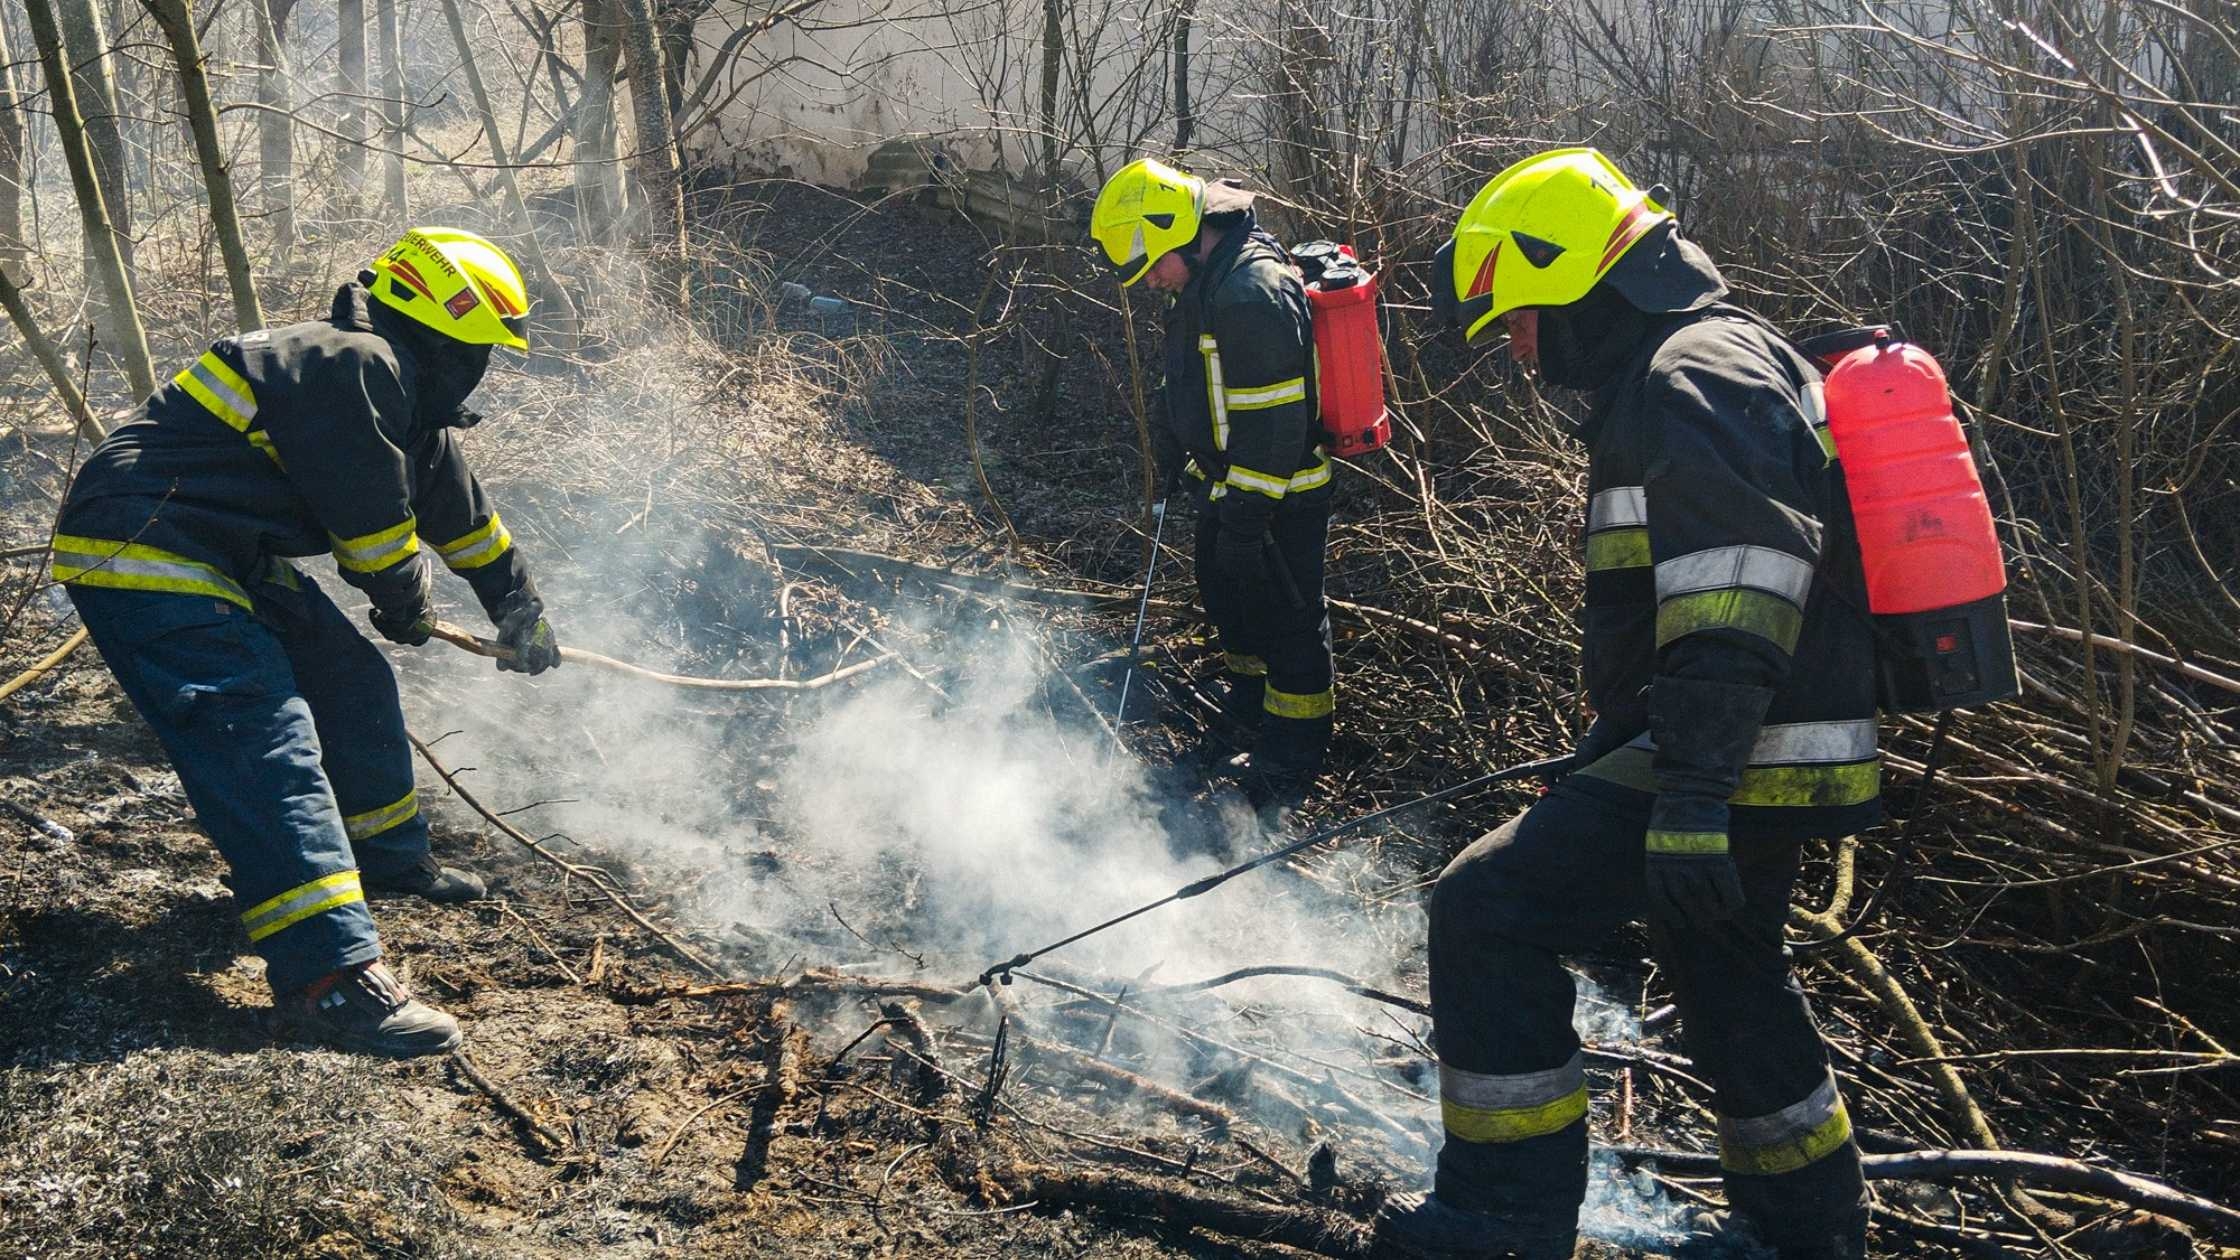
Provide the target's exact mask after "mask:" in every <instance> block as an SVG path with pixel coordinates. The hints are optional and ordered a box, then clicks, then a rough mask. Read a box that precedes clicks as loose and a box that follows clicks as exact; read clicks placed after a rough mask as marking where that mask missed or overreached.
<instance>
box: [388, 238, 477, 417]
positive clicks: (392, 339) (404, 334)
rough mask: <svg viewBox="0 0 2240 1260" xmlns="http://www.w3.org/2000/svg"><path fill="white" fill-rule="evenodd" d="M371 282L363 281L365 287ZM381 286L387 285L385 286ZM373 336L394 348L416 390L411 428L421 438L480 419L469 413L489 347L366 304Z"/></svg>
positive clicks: (413, 391) (413, 394)
mask: <svg viewBox="0 0 2240 1260" xmlns="http://www.w3.org/2000/svg"><path fill="white" fill-rule="evenodd" d="M369 279H371V275H370V273H369V274H368V275H364V276H360V277H359V280H360V282H361V283H364V282H366V281H367V280H369ZM380 283H389V282H388V281H385V280H384V281H381V282H380ZM366 313H367V314H368V316H370V317H371V319H372V320H373V330H374V331H375V332H377V333H379V334H381V337H382V339H383V340H385V341H387V342H388V343H389V344H390V345H392V346H394V347H396V349H397V357H398V358H399V359H400V360H401V361H402V366H403V367H404V370H405V372H406V373H407V374H408V375H409V377H410V379H411V385H412V425H413V428H414V429H415V430H417V431H418V432H421V433H432V432H434V431H435V430H437V429H441V428H458V429H464V428H468V427H471V426H472V425H474V424H475V422H476V421H478V420H480V419H481V418H482V417H480V416H477V415H476V414H475V413H473V412H471V411H468V410H467V409H466V402H467V397H468V395H470V394H472V393H474V391H475V387H476V386H478V385H480V384H482V376H483V373H485V372H487V371H488V370H489V369H490V351H491V347H489V346H474V345H468V344H467V343H466V342H463V341H454V340H452V339H451V338H449V337H446V336H444V335H443V334H442V333H439V332H437V331H435V330H434V329H432V328H429V327H427V326H425V325H423V324H420V323H418V322H416V321H414V320H411V319H408V318H406V317H405V316H404V315H403V314H402V313H400V312H398V311H396V310H394V309H392V308H390V307H389V306H387V305H386V304H384V303H381V302H368V303H366Z"/></svg>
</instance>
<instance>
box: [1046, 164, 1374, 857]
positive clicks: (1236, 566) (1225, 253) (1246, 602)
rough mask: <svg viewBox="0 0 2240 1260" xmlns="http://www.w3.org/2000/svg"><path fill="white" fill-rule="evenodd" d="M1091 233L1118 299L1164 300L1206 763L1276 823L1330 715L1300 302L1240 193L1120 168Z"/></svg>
mask: <svg viewBox="0 0 2240 1260" xmlns="http://www.w3.org/2000/svg"><path fill="white" fill-rule="evenodd" d="M1089 230H1090V233H1091V235H1093V236H1094V237H1095V238H1096V240H1097V243H1098V244H1099V245H1100V246H1102V247H1103V249H1104V254H1105V257H1106V259H1107V260H1108V261H1110V262H1111V264H1112V266H1113V268H1114V269H1115V271H1116V272H1117V273H1118V275H1119V278H1120V283H1121V284H1123V285H1133V284H1136V283H1137V282H1139V281H1141V282H1143V283H1145V284H1148V285H1149V286H1150V287H1152V288H1153V289H1156V290H1158V291H1159V292H1161V293H1165V294H1169V295H1171V298H1172V307H1171V309H1170V310H1169V311H1168V314H1167V327H1166V362H1165V375H1166V385H1165V389H1164V390H1163V393H1164V396H1165V400H1166V401H1165V417H1164V419H1165V423H1164V424H1161V425H1158V426H1155V435H1156V437H1157V445H1158V451H1159V462H1160V466H1161V473H1162V476H1163V477H1165V478H1166V481H1165V484H1167V485H1169V486H1173V485H1176V484H1178V483H1186V484H1188V485H1189V486H1190V487H1191V489H1190V491H1189V497H1190V499H1191V500H1193V501H1202V510H1201V511H1200V513H1199V518H1198V520H1199V523H1198V534H1197V547H1196V559H1197V576H1198V592H1199V598H1200V600H1201V601H1202V602H1203V604H1204V606H1205V610H1206V616H1207V617H1208V618H1209V619H1210V620H1211V621H1212V622H1213V625H1214V629H1215V632H1216V634H1217V635H1218V637H1219V640H1220V644H1221V649H1222V653H1223V662H1224V670H1223V678H1224V684H1225V685H1224V689H1223V698H1222V710H1223V714H1224V716H1225V718H1226V719H1227V722H1226V725H1227V726H1228V728H1229V729H1228V730H1227V731H1225V732H1221V731H1217V733H1216V734H1214V735H1213V736H1212V737H1211V738H1210V739H1209V742H1208V744H1207V745H1206V746H1205V748H1204V749H1202V750H1201V752H1200V755H1199V764H1200V766H1201V767H1202V768H1204V769H1206V770H1208V771H1212V770H1214V769H1216V768H1218V767H1219V766H1220V765H1221V764H1222V763H1223V762H1225V761H1227V760H1228V759H1229V758H1230V756H1231V755H1232V754H1235V753H1238V752H1240V751H1241V752H1244V753H1245V754H1246V756H1245V758H1244V759H1243V764H1244V765H1246V766H1247V767H1248V770H1247V773H1246V775H1245V788H1246V795H1247V798H1248V799H1249V800H1250V801H1251V802H1252V804H1253V806H1254V807H1255V808H1256V809H1258V810H1260V811H1261V814H1262V816H1263V817H1265V818H1271V819H1273V818H1280V817H1281V816H1282V815H1283V814H1284V813H1286V812H1287V811H1288V810H1290V809H1291V808H1294V807H1296V806H1297V805H1298V804H1299V803H1300V802H1301V801H1302V800H1303V799H1304V798H1305V796H1306V794H1307V792H1308V791H1309V789H1310V788H1311V786H1312V784H1313V780H1314V776H1315V775H1316V774H1317V773H1319V772H1320V771H1321V769H1322V759H1323V754H1324V751H1325V750H1326V749H1327V747H1328V746H1329V742H1330V726H1331V718H1332V714H1333V713H1334V712H1335V710H1336V699H1335V693H1334V691H1333V690H1332V687H1331V674H1330V626H1329V620H1328V618H1327V616H1326V615H1325V612H1324V608H1323V595H1322V577H1323V542H1324V537H1325V535H1326V534H1327V533H1328V532H1329V526H1330V457H1329V456H1328V455H1327V454H1326V453H1325V452H1324V450H1323V447H1322V426H1321V423H1320V421H1319V420H1318V419H1317V414H1318V413H1317V409H1316V397H1315V374H1314V361H1313V355H1314V337H1313V331H1312V329H1311V327H1310V325H1309V323H1308V308H1307V295H1306V289H1305V287H1304V286H1303V285H1302V283H1301V282H1300V279H1299V274H1298V271H1297V270H1296V269H1295V268H1294V267H1293V266H1292V264H1291V260H1290V257H1289V255H1288V254H1286V253H1285V252H1284V248H1283V246H1282V245H1280V244H1278V243H1277V242H1276V240H1275V238H1274V237H1272V236H1270V235H1268V234H1267V233H1266V232H1263V231H1261V230H1260V228H1259V226H1258V224H1257V222H1256V221H1255V219H1254V216H1253V210H1252V194H1251V193H1249V192H1247V191H1245V189H1244V188H1243V187H1242V186H1240V185H1239V184H1237V183H1236V182H1235V181H1233V180H1219V181H1212V182H1209V181H1207V180H1204V179H1201V178H1199V177H1197V176H1195V175H1191V174H1188V173H1186V172H1184V171H1180V170H1177V169H1175V168H1174V167H1172V166H1169V165H1167V164H1165V163H1163V162H1159V161H1155V160H1152V159H1144V160H1142V161H1138V162H1133V163H1130V164H1129V165H1128V166H1125V167H1123V168H1121V170H1120V171H1119V173H1117V174H1115V175H1114V176H1113V177H1112V178H1111V179H1110V180H1109V181H1107V182H1106V184H1105V186H1104V190H1103V191H1102V192H1100V193H1099V194H1098V195H1097V204H1096V208H1095V210H1094V211H1093V212H1092V214H1091V217H1090V229H1089Z"/></svg>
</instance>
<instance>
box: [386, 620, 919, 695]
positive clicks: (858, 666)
mask: <svg viewBox="0 0 2240 1260" xmlns="http://www.w3.org/2000/svg"><path fill="white" fill-rule="evenodd" d="M429 633H430V634H431V635H432V636H433V637H435V638H438V639H441V640H443V641H444V642H445V643H448V644H450V645H452V646H453V647H456V648H459V649H461V650H463V651H467V652H472V653H474V654H475V655H476V656H487V657H489V658H490V659H492V660H498V661H510V660H512V659H513V649H512V648H509V647H505V646H503V645H501V644H498V643H494V642H492V641H491V640H489V639H484V638H480V637H477V636H475V635H473V634H470V633H468V632H467V631H465V630H462V629H460V628H459V627H458V626H455V625H452V624H451V623H450V622H448V621H438V622H436V623H434V625H433V627H432V628H431V629H430V631H429ZM560 659H561V660H563V661H573V662H575V663H576V664H579V665H589V666H592V667H594V668H597V669H604V670H608V671H610V672H613V673H617V674H626V675H628V676H630V677H632V678H641V679H644V680H645V681H647V682H657V683H666V684H667V685H669V686H671V687H686V688H690V689H692V690H695V691H817V690H820V689H822V688H825V687H829V686H831V685H832V684H834V683H836V682H841V681H843V680H846V679H849V678H853V677H855V676H856V675H858V674H864V673H869V672H870V671H872V670H874V669H877V668H878V667H879V666H881V665H884V664H886V663H887V662H888V661H891V660H893V659H894V653H892V652H883V653H881V654H879V655H878V656H874V657H872V658H871V659H869V660H865V661H857V662H856V663H855V664H853V665H849V666H845V667H843V668H840V669H836V670H834V671H832V672H831V673H829V674H825V675H822V676H820V677H816V678H695V677H693V676H691V675H689V674H667V673H663V672H662V671H660V670H657V669H647V668H646V667H645V666H643V665H633V664H631V663H630V662H628V661H618V660H616V659H615V658H614V657H611V656H606V655H602V654H601V653H598V652H587V651H585V650H583V649H582V648H572V647H563V648H561V649H560Z"/></svg>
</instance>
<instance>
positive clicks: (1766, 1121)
mask: <svg viewBox="0 0 2240 1260" xmlns="http://www.w3.org/2000/svg"><path fill="white" fill-rule="evenodd" d="M1840 1102H1841V1098H1840V1096H1839V1095H1838V1094H1837V1093H1836V1082H1835V1078H1834V1077H1832V1076H1831V1077H1829V1078H1828V1079H1826V1080H1824V1081H1822V1082H1820V1088H1818V1089H1816V1090H1813V1091H1812V1092H1811V1093H1809V1094H1807V1095H1805V1096H1804V1098H1803V1099H1802V1100H1801V1101H1798V1102H1793V1103H1790V1104H1789V1105H1788V1106H1786V1107H1783V1108H1782V1109H1781V1110H1779V1111H1776V1112H1774V1113H1772V1114H1771V1115H1764V1116H1747V1117H1743V1118H1740V1119H1737V1118H1735V1117H1733V1116H1721V1117H1719V1135H1720V1136H1721V1137H1723V1138H1725V1139H1726V1140H1727V1141H1729V1142H1732V1143H1734V1144H1736V1145H1738V1146H1752V1147H1767V1146H1779V1145H1781V1144H1782V1143H1784V1142H1794V1141H1796V1140H1797V1139H1798V1138H1801V1137H1804V1136H1806V1135H1807V1134H1810V1133H1811V1132H1813V1131H1814V1130H1815V1129H1818V1128H1819V1127H1820V1126H1821V1125H1824V1124H1826V1123H1827V1122H1828V1121H1829V1120H1830V1119H1832V1118H1834V1116H1835V1114H1836V1108H1837V1106H1838V1105H1839V1103H1840Z"/></svg>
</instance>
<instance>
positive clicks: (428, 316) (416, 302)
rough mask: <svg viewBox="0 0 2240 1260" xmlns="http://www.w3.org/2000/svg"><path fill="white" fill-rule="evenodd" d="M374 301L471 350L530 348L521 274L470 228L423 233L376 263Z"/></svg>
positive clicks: (526, 294) (407, 237)
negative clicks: (475, 348)
mask: <svg viewBox="0 0 2240 1260" xmlns="http://www.w3.org/2000/svg"><path fill="white" fill-rule="evenodd" d="M373 271H374V282H373V296H374V300H375V301H378V302H381V303H383V304H385V305H387V306H390V307H392V308H394V309H396V310H398V311H402V312H403V313H404V314H405V315H407V316H410V317H411V318H412V319H414V320H417V321H418V322H420V323H422V324H425V325H427V326H428V327H430V328H432V329H434V330H435V331H437V332H439V333H442V334H443V335H444V336H446V337H449V338H451V339H452V340H453V341H462V342H465V343H466V344H468V345H470V346H511V347H512V348H514V349H516V350H522V351H526V350H528V348H529V289H528V286H527V285H524V284H523V283H521V269H520V268H519V267H516V266H514V265H513V259H512V258H510V257H508V256H507V255H506V252H505V251H504V250H502V249H499V248H498V247H497V246H496V245H494V244H492V243H491V242H490V241H489V240H488V239H486V238H484V237H481V236H478V235H476V234H475V233H473V232H469V231H467V230H465V229H463V228H446V227H420V228H413V229H412V230H411V231H409V232H406V233H405V234H404V235H403V236H402V237H401V238H399V239H398V241H397V243H396V244H394V245H391V246H390V247H389V248H388V250H387V251H386V252H385V253H383V254H382V255H381V257H379V258H376V259H374V260H373Z"/></svg>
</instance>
